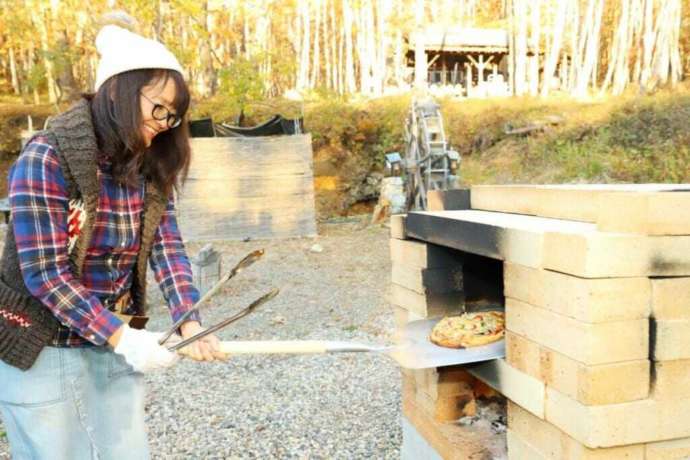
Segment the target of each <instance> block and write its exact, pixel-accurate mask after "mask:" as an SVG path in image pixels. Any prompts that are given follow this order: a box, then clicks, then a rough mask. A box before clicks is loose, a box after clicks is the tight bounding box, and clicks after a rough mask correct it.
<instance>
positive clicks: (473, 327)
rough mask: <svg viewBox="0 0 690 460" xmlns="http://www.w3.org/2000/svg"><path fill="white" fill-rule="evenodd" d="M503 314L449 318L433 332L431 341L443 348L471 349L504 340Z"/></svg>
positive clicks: (488, 313)
mask: <svg viewBox="0 0 690 460" xmlns="http://www.w3.org/2000/svg"><path fill="white" fill-rule="evenodd" d="M504 332H505V318H504V314H503V312H499V311H488V312H476V313H463V314H462V315H460V316H447V317H445V318H443V319H442V320H441V321H439V322H438V323H437V324H436V325H435V326H434V328H433V329H432V330H431V335H430V336H429V340H431V342H432V343H434V344H436V345H439V346H441V347H447V348H470V347H478V346H481V345H487V344H489V343H493V342H496V341H498V340H500V339H502V338H503V335H504Z"/></svg>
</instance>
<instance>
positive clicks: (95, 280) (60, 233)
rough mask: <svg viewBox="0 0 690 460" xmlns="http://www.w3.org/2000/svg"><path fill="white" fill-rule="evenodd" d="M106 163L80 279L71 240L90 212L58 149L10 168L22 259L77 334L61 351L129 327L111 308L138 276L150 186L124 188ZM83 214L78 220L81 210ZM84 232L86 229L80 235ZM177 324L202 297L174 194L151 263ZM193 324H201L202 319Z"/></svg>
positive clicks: (63, 338) (29, 155) (37, 290)
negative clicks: (74, 197)
mask: <svg viewBox="0 0 690 460" xmlns="http://www.w3.org/2000/svg"><path fill="white" fill-rule="evenodd" d="M110 169H111V167H110V164H109V163H107V162H105V161H102V160H101V161H100V162H99V168H98V182H99V184H100V194H99V200H98V209H97V213H96V217H95V225H94V229H93V237H92V240H91V245H90V247H89V249H88V251H87V254H86V260H85V261H84V268H83V275H82V277H81V279H77V278H75V277H74V276H73V275H72V272H71V271H70V268H69V252H68V247H69V246H70V244H69V243H72V244H73V241H70V235H72V236H74V233H75V229H76V228H78V220H80V219H82V220H83V218H84V216H83V213H84V212H85V211H84V210H83V209H81V210H80V211H79V210H75V206H74V203H72V205H73V206H71V207H70V203H69V202H68V198H67V188H66V184H65V179H64V176H63V174H62V170H61V168H60V164H59V162H58V158H57V154H56V153H55V150H54V148H53V147H52V146H51V145H49V144H48V143H47V142H46V139H44V138H36V139H34V140H33V141H32V142H31V143H29V144H28V145H27V146H26V147H25V148H24V150H23V152H22V154H21V155H20V156H19V158H18V159H17V161H16V163H15V164H14V166H13V167H12V169H11V170H10V178H9V179H10V194H9V195H10V206H11V209H12V225H13V228H14V235H15V239H16V242H17V250H18V255H19V262H20V267H21V271H22V276H23V278H24V282H25V283H26V286H27V288H28V289H29V291H30V292H31V293H32V294H33V295H34V296H35V297H36V298H38V299H40V300H41V302H43V304H44V305H46V307H48V308H49V309H50V310H51V312H52V313H53V314H54V315H55V316H56V317H57V318H58V320H59V321H60V322H61V323H62V324H64V325H65V326H67V327H69V331H65V332H64V333H61V334H60V336H59V337H57V338H56V340H55V341H54V343H53V345H55V346H83V345H87V344H88V343H93V344H95V345H102V344H104V343H105V342H106V341H107V339H108V338H109V337H110V336H111V335H112V334H113V333H114V332H115V331H116V330H117V329H118V328H119V327H120V326H121V325H122V322H121V321H120V320H119V319H118V318H117V317H115V315H113V314H112V313H111V312H110V311H109V310H108V309H107V308H105V307H104V306H103V302H104V301H105V300H106V299H115V298H117V297H119V296H121V295H122V294H124V293H126V292H127V291H128V290H129V288H130V287H131V284H132V279H133V277H134V272H133V268H134V264H135V262H136V257H137V253H138V251H139V243H140V241H139V228H140V219H141V212H142V209H143V205H144V187H143V180H142V185H140V186H136V187H130V186H127V185H121V184H119V183H118V182H117V181H115V180H114V179H113V177H112V175H111V174H110ZM80 212H81V213H82V215H78V214H79V213H80ZM77 233H78V232H77ZM149 261H150V266H151V268H152V269H153V271H154V274H155V278H156V281H157V282H158V284H159V286H160V288H161V290H162V291H163V296H164V297H165V299H166V300H167V302H168V305H169V308H170V311H171V315H172V318H173V321H176V320H177V319H178V318H179V317H180V316H182V315H183V314H184V313H185V312H186V311H187V310H188V309H189V308H190V307H191V306H192V305H193V304H194V303H196V301H197V300H198V299H199V292H198V291H197V289H196V288H195V287H194V286H193V285H192V272H191V267H190V264H189V260H188V258H187V256H186V253H185V249H184V246H183V244H182V239H181V237H180V232H179V229H178V226H177V220H176V217H175V208H174V202H173V199H172V197H171V199H170V201H169V203H168V206H167V209H166V211H165V214H164V215H163V218H162V219H161V223H160V225H159V227H158V229H157V230H156V236H155V240H154V244H153V248H152V252H151V257H150V259H149ZM193 319H196V320H198V319H199V318H198V315H195V316H194V318H193Z"/></svg>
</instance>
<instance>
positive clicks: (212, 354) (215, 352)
mask: <svg viewBox="0 0 690 460" xmlns="http://www.w3.org/2000/svg"><path fill="white" fill-rule="evenodd" d="M203 330H204V328H203V327H201V324H199V322H197V321H187V322H186V323H184V324H183V325H182V326H180V332H181V333H182V339H183V340H184V339H188V338H189V337H192V336H194V335H196V334H198V333H199V332H201V331H203ZM178 353H179V354H181V355H183V356H186V357H188V358H191V359H193V360H195V361H226V360H227V359H228V358H229V355H228V354H227V353H223V352H222V351H221V349H220V341H219V340H218V337H216V336H215V335H213V334H209V335H207V336H206V337H204V338H202V339H199V340H197V341H196V342H194V343H190V344H189V345H187V346H186V347H184V348H181V349H180V350H178Z"/></svg>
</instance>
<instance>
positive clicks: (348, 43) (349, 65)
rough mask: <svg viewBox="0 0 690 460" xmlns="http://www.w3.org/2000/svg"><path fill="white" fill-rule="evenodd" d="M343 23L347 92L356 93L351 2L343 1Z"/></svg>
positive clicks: (348, 0)
mask: <svg viewBox="0 0 690 460" xmlns="http://www.w3.org/2000/svg"><path fill="white" fill-rule="evenodd" d="M343 22H344V25H343V27H344V30H345V71H344V74H345V91H346V92H347V93H354V92H355V91H357V87H356V83H355V62H354V56H353V50H352V47H353V43H352V23H353V21H352V9H351V7H350V0H343Z"/></svg>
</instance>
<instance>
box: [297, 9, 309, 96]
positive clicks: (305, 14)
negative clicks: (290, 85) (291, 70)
mask: <svg viewBox="0 0 690 460" xmlns="http://www.w3.org/2000/svg"><path fill="white" fill-rule="evenodd" d="M309 3H310V2H309V0H300V1H299V6H300V10H301V12H302V14H301V17H302V45H301V48H302V56H301V58H300V65H299V69H300V72H299V80H298V82H297V88H299V89H305V88H307V87H308V85H309V50H310V49H311V46H310V44H309V43H310V38H311V31H310V17H309Z"/></svg>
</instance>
